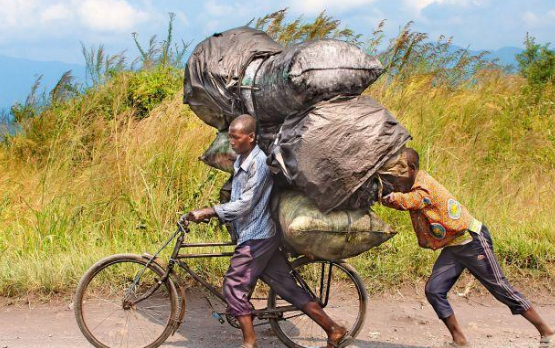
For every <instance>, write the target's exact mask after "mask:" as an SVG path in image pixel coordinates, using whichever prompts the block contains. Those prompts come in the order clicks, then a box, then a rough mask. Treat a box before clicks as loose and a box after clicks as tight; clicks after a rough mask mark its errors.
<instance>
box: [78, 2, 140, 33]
mask: <svg viewBox="0 0 555 348" xmlns="http://www.w3.org/2000/svg"><path fill="white" fill-rule="evenodd" d="M78 13H79V17H80V18H81V20H82V21H83V23H84V24H85V25H86V26H88V27H89V28H90V29H93V30H97V31H128V30H132V29H133V28H134V26H135V25H136V24H138V23H140V22H143V21H145V20H147V19H148V18H149V15H148V14H147V13H146V12H143V11H140V10H138V9H135V8H134V7H133V6H131V5H130V4H129V3H128V2H127V1H124V0H86V1H84V2H82V3H81V4H80V5H79V9H78Z"/></svg>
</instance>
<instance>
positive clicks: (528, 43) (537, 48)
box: [516, 33, 555, 85]
mask: <svg viewBox="0 0 555 348" xmlns="http://www.w3.org/2000/svg"><path fill="white" fill-rule="evenodd" d="M549 45H550V43H549V42H548V43H546V44H543V45H542V44H538V43H536V38H535V37H533V36H530V34H528V33H527V34H526V39H525V40H524V46H525V48H524V51H523V52H522V53H520V54H518V55H516V60H517V62H518V67H519V71H520V74H521V75H522V76H524V77H526V79H527V80H528V82H529V83H530V84H532V85H537V84H545V83H548V82H550V83H555V78H554V77H555V52H554V51H553V50H551V49H550V48H549Z"/></svg>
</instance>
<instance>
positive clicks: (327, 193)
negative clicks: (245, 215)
mask: <svg viewBox="0 0 555 348" xmlns="http://www.w3.org/2000/svg"><path fill="white" fill-rule="evenodd" d="M410 139H411V136H410V134H409V132H408V131H407V130H406V129H405V128H404V127H403V126H402V125H401V124H400V123H399V122H398V121H397V120H396V119H395V118H394V117H393V116H392V115H391V114H390V113H389V112H388V111H387V110H386V109H385V108H384V107H383V106H382V105H380V104H379V103H378V102H376V101H375V100H374V99H372V98H371V97H369V96H356V97H352V96H351V97H347V96H339V97H336V98H333V99H331V100H329V101H324V102H320V103H318V104H316V105H315V106H314V107H312V108H310V109H309V110H308V111H306V112H304V113H300V114H296V115H291V116H289V117H288V118H287V119H286V120H285V122H284V124H283V126H282V128H281V130H280V133H279V134H278V139H277V142H276V145H275V146H273V148H272V150H271V153H270V156H269V157H268V164H270V166H271V167H272V168H273V169H274V170H279V171H281V172H282V173H283V174H284V175H285V177H287V179H288V180H289V182H290V183H292V184H293V185H294V186H295V187H296V188H298V189H299V190H301V191H302V192H304V193H305V195H306V196H307V197H309V198H310V199H311V200H312V201H313V202H314V203H316V205H317V206H318V208H319V209H320V210H321V211H323V212H326V213H327V212H329V211H331V210H333V209H336V208H340V209H355V208H356V209H361V208H368V207H369V206H370V205H371V204H372V202H371V201H368V202H366V203H367V204H366V205H365V204H363V203H364V202H357V205H356V206H353V207H351V206H349V205H348V204H347V205H345V203H348V202H350V201H352V200H350V198H352V197H353V195H354V194H355V193H357V194H358V193H359V192H358V191H359V190H360V189H365V190H368V189H370V190H373V189H372V186H373V185H372V181H371V179H372V176H373V175H374V174H375V173H376V171H377V170H378V169H379V168H380V167H381V166H382V165H383V164H384V163H385V162H386V161H387V160H388V159H389V158H390V157H391V156H392V155H393V154H395V153H396V152H397V151H398V150H399V149H400V148H401V147H402V146H404V145H405V143H406V142H407V141H409V140H410ZM371 196H372V195H371V194H370V195H368V197H371Z"/></svg>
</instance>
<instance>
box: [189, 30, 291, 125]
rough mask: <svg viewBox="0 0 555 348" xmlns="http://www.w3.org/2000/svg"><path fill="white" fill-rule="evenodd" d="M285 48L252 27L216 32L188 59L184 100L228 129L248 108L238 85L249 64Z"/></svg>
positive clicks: (204, 118) (212, 121)
mask: <svg viewBox="0 0 555 348" xmlns="http://www.w3.org/2000/svg"><path fill="white" fill-rule="evenodd" d="M281 50H282V47H281V45H279V44H278V43H276V42H274V41H273V40H272V38H270V37H269V36H268V35H267V34H266V33H264V32H263V31H260V30H256V29H252V28H249V27H241V28H236V29H231V30H228V31H225V32H223V33H217V34H214V35H213V36H211V37H209V38H208V39H206V40H204V41H202V42H201V43H199V44H198V45H197V46H196V48H195V50H194V51H193V52H192V54H191V57H190V58H189V60H188V61H187V65H186V67H185V79H184V99H183V100H184V102H185V103H186V104H189V106H190V107H191V109H192V110H193V111H194V112H195V113H196V114H197V116H199V117H200V118H201V119H202V120H203V121H204V122H206V123H207V124H209V125H210V126H212V127H215V128H217V129H218V130H224V129H226V128H227V127H228V126H229V122H231V120H232V119H233V117H234V116H238V115H240V114H242V113H243V112H244V110H243V109H244V107H243V106H242V101H241V97H240V95H241V93H240V91H239V90H238V89H237V88H236V86H237V83H238V82H239V81H240V79H241V75H242V74H243V72H244V70H245V68H246V67H247V66H248V65H249V63H250V62H251V61H252V60H253V59H255V58H257V57H263V56H267V55H271V54H275V53H278V52H280V51H281Z"/></svg>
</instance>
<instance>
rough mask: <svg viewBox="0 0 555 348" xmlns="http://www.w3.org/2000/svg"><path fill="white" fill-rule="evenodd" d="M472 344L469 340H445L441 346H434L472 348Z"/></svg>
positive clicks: (437, 347)
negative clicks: (460, 341) (463, 341)
mask: <svg viewBox="0 0 555 348" xmlns="http://www.w3.org/2000/svg"><path fill="white" fill-rule="evenodd" d="M471 347H472V346H471V345H470V343H468V341H466V342H465V343H457V342H454V341H451V342H444V343H443V344H442V345H439V346H434V347H432V348H471Z"/></svg>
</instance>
